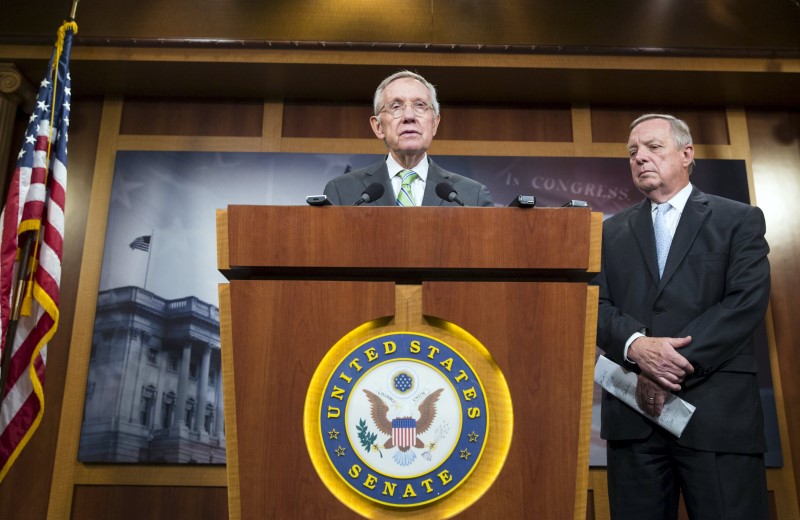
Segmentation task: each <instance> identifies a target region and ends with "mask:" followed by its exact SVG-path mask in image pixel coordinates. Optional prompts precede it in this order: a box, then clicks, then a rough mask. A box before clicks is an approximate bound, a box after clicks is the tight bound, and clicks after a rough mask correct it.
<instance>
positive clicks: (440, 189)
mask: <svg viewBox="0 0 800 520" xmlns="http://www.w3.org/2000/svg"><path fill="white" fill-rule="evenodd" d="M436 194H437V195H438V196H439V198H440V199H444V200H446V201H447V202H458V203H459V204H460V205H461V206H463V205H464V203H463V202H461V199H459V198H458V192H456V189H455V188H454V187H453V185H452V184H450V183H449V182H447V181H442V182H440V183H439V184H437V185H436Z"/></svg>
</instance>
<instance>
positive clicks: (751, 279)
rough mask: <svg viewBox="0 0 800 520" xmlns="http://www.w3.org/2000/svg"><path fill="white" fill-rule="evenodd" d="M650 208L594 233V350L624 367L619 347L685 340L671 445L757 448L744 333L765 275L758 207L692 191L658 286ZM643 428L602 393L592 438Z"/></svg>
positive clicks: (753, 323)
mask: <svg viewBox="0 0 800 520" xmlns="http://www.w3.org/2000/svg"><path fill="white" fill-rule="evenodd" d="M650 211H651V206H650V201H649V200H645V201H644V202H642V203H640V204H638V205H636V206H634V207H632V208H629V209H627V210H625V211H622V212H620V213H619V214H617V215H615V216H613V217H611V218H609V219H608V220H607V221H606V222H605V223H604V225H603V247H602V271H601V273H600V274H599V275H598V276H597V278H596V279H595V283H597V284H598V285H599V286H600V303H599V314H598V325H597V344H598V346H599V347H600V348H601V349H603V350H604V351H605V352H606V355H607V356H608V357H609V358H610V359H612V360H614V361H615V362H617V363H619V364H620V365H623V366H626V367H627V368H632V369H636V367H633V366H631V365H630V364H627V363H626V362H625V360H624V358H623V349H624V346H625V342H626V340H627V339H628V338H629V337H630V336H631V335H632V334H633V333H634V332H636V331H640V330H641V331H646V335H647V336H653V337H683V336H692V342H691V344H690V345H689V346H687V347H684V348H682V349H680V350H679V352H680V354H682V355H683V356H684V357H686V358H687V359H688V360H689V361H690V362H691V363H692V365H694V367H695V373H694V374H693V375H692V376H690V377H689V378H688V379H687V380H686V381H685V382H684V384H683V390H682V391H680V392H678V393H677V395H678V396H679V397H681V398H683V399H685V400H686V401H688V402H690V403H692V404H693V405H695V406H697V410H696V412H695V414H694V416H693V417H692V419H691V420H690V421H689V424H688V426H687V427H686V430H684V433H683V435H682V436H681V438H680V439H678V440H677V442H678V443H679V444H681V445H684V446H687V447H690V448H694V449H701V450H709V451H720V452H731V453H757V452H763V451H765V450H766V442H765V439H764V433H763V417H762V411H761V401H760V398H759V388H758V383H757V380H756V362H755V357H754V352H753V340H752V335H753V331H754V330H755V328H756V327H757V326H758V325H759V323H760V322H761V321H762V319H763V318H764V313H765V311H766V308H767V303H768V300H769V293H770V275H769V263H768V261H767V253H768V252H769V247H768V245H767V242H766V240H765V238H764V233H765V223H764V215H763V213H762V212H761V210H760V209H758V208H756V207H752V206H749V205H746V204H742V203H739V202H734V201H731V200H727V199H724V198H721V197H715V196H712V195H706V194H705V193H703V192H701V191H700V190H698V189H697V188H693V190H692V193H691V196H690V197H689V200H688V202H687V204H686V207H685V208H684V211H683V214H682V215H681V219H680V222H679V224H678V228H677V230H676V231H675V237H674V238H673V241H672V245H671V247H670V251H669V255H668V257H667V263H666V267H665V269H664V276H663V278H662V279H661V280H659V278H658V267H657V264H656V250H655V238H654V234H653V220H652V217H651V214H650ZM652 428H653V423H651V422H650V421H649V420H647V419H645V418H644V417H642V416H640V415H638V414H637V413H636V412H634V411H633V410H631V409H630V408H628V407H627V406H626V405H624V404H622V402H621V401H619V400H617V399H616V398H614V397H612V396H611V395H608V394H606V393H604V395H603V404H602V431H601V433H602V436H603V438H605V439H610V440H625V439H643V438H645V437H647V436H648V435H649V434H650V432H651V430H652Z"/></svg>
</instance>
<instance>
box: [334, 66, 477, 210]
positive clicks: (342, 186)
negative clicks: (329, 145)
mask: <svg viewBox="0 0 800 520" xmlns="http://www.w3.org/2000/svg"><path fill="white" fill-rule="evenodd" d="M373 105H374V106H373V108H374V112H373V113H374V115H373V116H372V117H370V125H371V126H372V131H373V132H375V135H376V136H377V137H378V139H382V140H383V142H384V143H386V147H387V148H388V150H389V153H388V155H387V156H386V158H385V159H382V160H381V161H379V162H377V163H375V164H372V165H370V166H367V167H366V168H361V169H359V170H353V171H351V172H348V173H346V174H344V175H341V176H339V177H337V178H335V179H333V180H332V181H330V182H329V183H328V184H327V186H325V195H327V197H328V200H330V201H331V202H332V203H333V204H336V205H351V204H354V203H356V202H357V201H359V200H362V194H363V193H364V192H365V190H367V188H368V187H370V186H372V185H373V184H379V185H381V186H383V190H382V194H380V195H377V194H379V193H381V190H380V189H378V190H369V191H370V192H371V193H373V194H374V195H375V196H374V197H372V196H371V198H372V200H368V201H367V202H370V203H372V204H373V205H377V206H450V205H457V204H458V201H461V202H463V203H464V205H466V206H491V205H492V198H491V195H490V194H489V190H488V189H487V188H486V186H484V185H482V184H480V183H479V182H476V181H473V180H471V179H468V178H466V177H463V176H461V175H458V174H455V173H452V172H449V171H447V170H444V169H442V168H440V167H439V166H438V165H437V164H436V163H434V162H433V161H432V160H431V159H430V158H429V157H428V156H427V150H428V148H429V147H430V145H431V142H432V141H433V136H434V135H436V129H437V128H438V127H439V121H440V115H439V102H438V101H437V100H436V89H435V88H434V86H433V85H431V84H430V83H429V82H428V81H427V80H426V79H425V78H423V77H422V76H420V75H419V74H415V73H413V72H409V71H400V72H397V73H395V74H392V75H391V76H389V77H388V78H386V79H384V80H383V82H381V84H380V85H379V86H378V88H377V90H376V91H375V98H374V103H373ZM441 183H449V185H448V184H444V185H443V186H447V190H443V187H440V188H439V193H440V195H444V196H445V197H446V196H447V193H444V191H447V192H455V193H456V194H457V199H458V200H456V199H452V200H450V201H447V200H445V199H443V198H442V196H440V195H437V189H436V187H437V185H440V184H441Z"/></svg>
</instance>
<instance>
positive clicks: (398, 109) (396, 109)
mask: <svg viewBox="0 0 800 520" xmlns="http://www.w3.org/2000/svg"><path fill="white" fill-rule="evenodd" d="M407 106H410V107H411V110H412V111H413V112H414V114H415V115H416V116H418V117H422V116H424V115H425V112H427V111H428V110H429V109H430V108H432V107H431V106H430V105H429V104H428V103H425V102H424V101H414V102H413V103H401V102H399V101H394V102H392V103H389V104H387V105H383V107H382V108H381V112H383V111H386V113H387V114H389V115H390V116H392V118H393V119H398V118H400V117H402V116H403V114H404V113H405V111H406V107H407Z"/></svg>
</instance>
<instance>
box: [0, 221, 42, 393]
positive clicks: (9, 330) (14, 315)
mask: <svg viewBox="0 0 800 520" xmlns="http://www.w3.org/2000/svg"><path fill="white" fill-rule="evenodd" d="M35 235H36V234H35V233H34V232H32V231H28V232H25V233H23V234H22V235H21V236H20V238H21V239H22V240H23V244H24V245H23V247H22V248H21V249H22V255H21V256H20V258H21V260H20V264H19V265H20V271H19V273H18V276H17V286H16V288H15V289H14V291H13V300H12V304H11V315H10V316H9V319H8V324H7V325H6V342H5V348H3V361H2V365H0V403H2V402H3V399H5V397H6V380H7V379H8V370H9V367H10V366H11V351H12V350H13V348H14V336H16V334H17V323H18V322H19V316H20V311H21V309H22V300H24V299H25V288H26V287H27V284H26V282H27V280H28V275H29V269H30V265H31V263H30V262H31V259H30V256H31V248H32V247H33V240H32V238H33V237H34V236H35Z"/></svg>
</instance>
